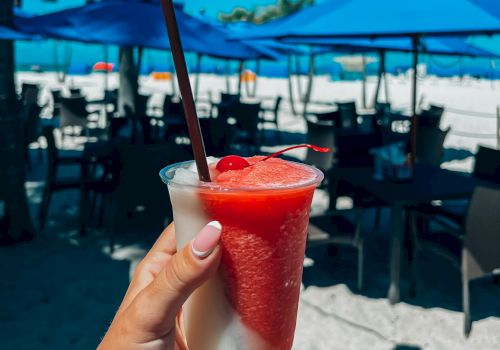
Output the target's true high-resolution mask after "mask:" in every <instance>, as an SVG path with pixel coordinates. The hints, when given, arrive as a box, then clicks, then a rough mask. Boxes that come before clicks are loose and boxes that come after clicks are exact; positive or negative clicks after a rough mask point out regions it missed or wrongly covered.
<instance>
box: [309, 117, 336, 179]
mask: <svg viewBox="0 0 500 350" xmlns="http://www.w3.org/2000/svg"><path fill="white" fill-rule="evenodd" d="M306 122H307V143H308V144H311V145H317V146H320V147H329V148H330V149H332V152H328V153H320V152H315V151H313V150H311V149H309V148H308V149H307V154H306V159H305V161H304V162H305V163H307V164H311V165H314V166H316V167H317V168H319V169H321V170H322V171H327V170H329V169H330V168H331V167H332V165H333V148H334V147H335V136H334V128H335V127H334V126H333V125H331V124H325V123H315V122H313V121H311V120H309V119H306Z"/></svg>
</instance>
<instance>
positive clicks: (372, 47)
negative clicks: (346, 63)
mask: <svg viewBox="0 0 500 350" xmlns="http://www.w3.org/2000/svg"><path fill="white" fill-rule="evenodd" d="M467 40H468V39H465V38H451V37H446V38H426V39H422V40H421V42H420V45H419V46H418V49H419V52H421V53H426V54H433V55H451V56H470V57H490V58H498V57H499V55H498V54H496V53H494V52H490V51H488V50H485V49H483V48H481V47H478V46H475V45H473V44H471V43H469V42H468V41H467ZM284 41H285V42H290V43H295V44H308V45H315V46H323V47H330V48H331V49H332V50H336V51H342V52H349V51H350V52H373V51H380V50H385V51H393V52H412V51H413V45H412V41H411V39H410V38H381V39H373V40H370V39H359V38H350V39H335V38H333V39H332V38H298V39H285V40H284Z"/></svg>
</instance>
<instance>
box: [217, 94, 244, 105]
mask: <svg viewBox="0 0 500 350" xmlns="http://www.w3.org/2000/svg"><path fill="white" fill-rule="evenodd" d="M239 101H240V95H238V94H226V93H224V92H221V94H220V103H221V104H232V103H237V102H239Z"/></svg>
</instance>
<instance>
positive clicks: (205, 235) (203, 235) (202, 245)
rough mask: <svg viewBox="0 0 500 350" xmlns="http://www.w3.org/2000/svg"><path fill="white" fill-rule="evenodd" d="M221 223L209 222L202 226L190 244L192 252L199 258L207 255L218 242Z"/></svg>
mask: <svg viewBox="0 0 500 350" xmlns="http://www.w3.org/2000/svg"><path fill="white" fill-rule="evenodd" d="M221 231H222V225H221V224H220V222H218V221H212V222H209V223H208V224H207V225H206V226H205V227H203V228H202V229H201V231H200V233H198V235H197V236H196V238H195V239H194V241H193V243H192V244H191V250H192V251H193V254H194V255H195V256H196V257H198V258H199V259H204V258H206V257H207V256H209V255H210V254H211V253H212V252H213V250H214V249H215V247H217V244H219V239H220V234H221Z"/></svg>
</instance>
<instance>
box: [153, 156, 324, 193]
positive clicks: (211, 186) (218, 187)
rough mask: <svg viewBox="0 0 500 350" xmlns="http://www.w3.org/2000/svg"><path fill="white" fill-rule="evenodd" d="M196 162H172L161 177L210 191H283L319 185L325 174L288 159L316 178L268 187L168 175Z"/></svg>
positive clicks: (184, 185) (181, 185)
mask: <svg viewBox="0 0 500 350" xmlns="http://www.w3.org/2000/svg"><path fill="white" fill-rule="evenodd" d="M193 162H194V160H188V161H184V162H179V163H175V164H171V165H169V166H166V167H164V168H163V169H161V170H160V173H159V175H160V178H161V180H162V181H163V182H164V183H165V184H167V185H173V186H175V187H185V188H193V189H194V188H196V189H206V190H210V191H219V192H269V191H282V190H291V189H298V188H304V187H310V186H318V185H319V184H320V183H321V181H323V179H324V177H325V175H324V174H323V172H322V171H321V170H319V169H318V168H315V167H313V166H311V165H308V164H304V163H299V162H292V161H288V160H287V162H289V163H292V164H296V165H299V166H303V167H307V168H309V169H310V170H311V171H312V172H313V173H314V174H315V176H314V178H312V179H310V180H307V181H303V182H298V183H294V184H291V185H272V186H266V187H245V186H242V187H233V186H231V187H226V186H224V185H223V184H217V183H213V182H201V181H200V182H198V183H197V184H188V183H179V182H175V181H173V177H172V176H169V175H168V172H169V171H170V170H172V169H174V168H179V167H182V166H187V165H191V164H192V163H193Z"/></svg>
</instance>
